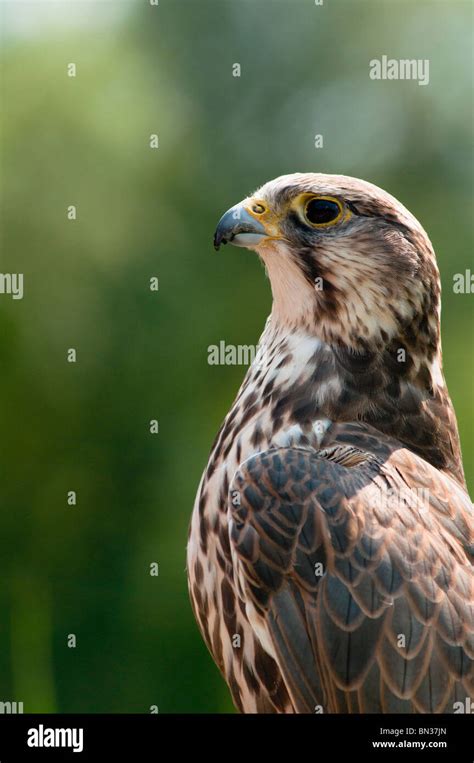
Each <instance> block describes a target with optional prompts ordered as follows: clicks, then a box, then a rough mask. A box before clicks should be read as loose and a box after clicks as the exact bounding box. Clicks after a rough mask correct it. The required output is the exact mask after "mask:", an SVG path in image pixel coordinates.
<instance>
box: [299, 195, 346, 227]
mask: <svg viewBox="0 0 474 763" xmlns="http://www.w3.org/2000/svg"><path fill="white" fill-rule="evenodd" d="M304 213H305V218H306V220H307V221H308V222H309V223H311V225H316V226H319V225H322V226H326V225H334V223H337V222H338V221H339V220H340V218H341V217H342V205H341V202H340V201H338V200H337V199H321V198H320V199H310V201H308V203H307V204H306V207H305V211H304Z"/></svg>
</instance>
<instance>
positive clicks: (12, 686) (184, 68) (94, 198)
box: [0, 0, 474, 712]
mask: <svg viewBox="0 0 474 763" xmlns="http://www.w3.org/2000/svg"><path fill="white" fill-rule="evenodd" d="M0 6H1V8H0V10H1V13H2V28H3V37H2V84H1V100H2V117H3V119H2V134H1V160H2V220H1V233H2V243H1V254H0V256H1V263H0V270H1V272H4V273H6V272H14V273H24V278H25V293H24V298H23V300H17V301H14V300H12V299H11V298H10V297H9V296H6V295H2V296H0V357H1V373H0V406H1V407H0V411H1V415H0V425H1V438H0V441H1V451H2V452H1V461H0V463H1V465H2V469H1V474H2V476H1V493H0V496H1V498H0V500H1V514H0V559H1V578H0V700H1V701H6V700H13V701H14V700H16V701H22V702H23V703H24V710H25V712H50V711H58V712H101V711H103V712H126V711H130V712H149V708H150V706H151V705H158V707H159V711H160V712H195V711H201V712H208V711H209V712H210V711H220V712H231V711H232V705H231V703H230V700H229V697H228V691H227V689H226V687H225V685H224V683H223V681H222V680H221V678H220V676H219V674H218V672H217V669H216V668H215V667H214V664H213V662H212V660H211V658H210V656H209V655H208V654H207V651H206V649H205V647H204V644H203V642H202V640H201V637H200V635H199V634H198V631H197V628H196V626H195V624H194V620H193V616H192V613H191V609H190V605H189V602H188V596H187V587H186V575H185V547H186V536H187V527H188V521H189V517H190V514H191V509H192V505H193V501H194V495H195V492H196V488H197V484H198V481H199V477H200V474H201V471H202V469H203V467H204V465H205V463H206V461H207V457H208V451H209V448H210V445H211V442H212V439H213V437H214V434H215V432H216V430H217V428H218V426H219V424H220V422H221V420H222V418H223V416H224V415H225V413H226V411H227V410H228V408H229V405H230V403H231V401H232V399H233V396H234V395H235V393H236V390H237V387H238V385H239V383H240V380H241V378H242V377H243V374H244V371H245V369H244V368H242V367H228V366H221V367H220V366H209V365H208V364H207V348H208V346H209V345H211V344H218V343H219V341H220V340H225V341H226V342H227V343H229V344H251V343H256V342H257V340H258V337H259V335H260V333H261V330H262V328H263V323H264V320H265V318H266V316H267V314H268V312H269V309H270V292H269V286H268V283H267V282H266V280H265V276H264V273H263V270H262V268H261V266H260V264H259V262H258V261H257V258H256V257H255V256H254V255H252V254H251V253H249V252H243V251H238V250H229V249H227V250H225V251H224V252H223V253H221V254H216V253H215V252H214V250H213V247H212V234H213V231H214V228H215V224H216V222H217V220H218V218H219V217H220V215H221V213H222V212H223V211H225V210H226V209H227V208H228V207H229V206H230V205H232V204H234V203H236V202H237V201H239V200H240V199H241V198H242V197H244V196H245V195H247V193H248V192H250V191H252V190H254V189H255V188H256V187H257V186H258V185H259V184H261V183H263V182H265V181H266V180H268V179H270V178H272V177H275V176H277V175H280V174H282V173H286V172H293V171H323V172H335V173H344V174H349V175H355V176H359V177H362V178H365V179H367V180H370V181H372V182H375V183H377V184H378V185H381V186H382V187H383V188H385V189H387V190H388V191H390V192H391V193H393V194H394V195H395V196H397V197H398V198H399V199H400V200H401V201H402V202H403V203H405V204H406V206H408V208H409V209H410V210H411V211H412V212H413V213H414V214H415V215H416V216H417V217H418V218H419V219H420V220H421V222H422V224H423V225H424V226H425V228H426V229H427V231H428V233H429V235H430V236H431V238H432V240H433V243H434V246H435V249H436V251H437V254H438V259H439V265H440V269H441V275H442V282H443V297H444V300H443V338H444V360H445V373H446V376H447V380H448V384H449V388H450V391H451V395H452V397H453V401H454V404H455V407H456V411H457V414H458V418H459V424H460V431H461V439H462V444H463V451H464V460H465V467H466V472H467V477H468V480H469V483H470V487H471V489H472V487H473V486H474V467H473V461H472V456H473V452H474V442H473V417H472V379H473V367H472V329H473V324H472V299H473V297H472V295H469V294H465V295H458V294H456V295H455V294H453V290H452V280H453V275H454V274H455V273H457V272H464V271H465V269H466V268H468V267H469V264H470V260H471V259H472V245H473V235H472V234H473V229H472V221H471V214H470V210H472V200H473V183H472V178H473V174H472V163H471V160H472V150H471V144H470V140H471V132H472V75H471V73H470V71H471V64H472V55H471V52H470V46H471V43H472V39H471V36H472V31H471V22H472V7H473V6H472V3H471V2H455V1H453V0H451V2H443V1H442V0H439V1H438V0H431V1H430V2H413V0H409V1H407V2H404V1H403V0H393V2H392V1H391V0H385V2H384V1H383V0H382V2H381V1H380V0H374V1H373V2H372V1H370V2H369V1H365V0H346V1H338V0H325V2H324V4H323V6H316V5H315V3H314V2H313V0H288V2H284V1H283V0H281V1H279V0H190V1H189V2H188V1H186V0H160V2H159V5H158V6H151V5H150V4H149V0H142V1H140V2H139V1H138V0H136V2H132V3H124V2H115V1H113V2H107V1H105V2H101V1H98V2H94V1H93V0H92V1H82V2H67V1H66V0H64V1H63V2H32V3H28V2H8V1H7V2H5V0H3V1H2V2H1V3H0ZM384 54H385V55H388V57H394V58H417V59H426V58H427V59H429V60H430V84H429V85H428V86H426V87H421V86H419V85H417V83H416V82H391V81H385V82H374V81H372V80H370V79H369V76H368V71H369V63H368V62H369V61H370V60H371V59H372V58H380V57H381V56H382V55H384ZM69 63H75V64H76V67H77V76H76V77H75V78H70V77H68V76H67V65H68V64H69ZM234 63H240V65H241V70H242V71H241V77H240V78H236V77H233V76H232V65H233V64H234ZM151 134H158V136H159V148H158V149H152V148H150V145H149V143H150V135H151ZM316 134H322V135H323V139H324V148H323V149H316V148H315V146H314V136H315V135H316ZM69 205H76V207H77V219H76V220H75V221H70V220H68V219H67V215H66V209H67V207H68V206H69ZM153 276H157V277H159V284H160V286H159V291H158V292H157V293H155V292H151V291H150V289H149V279H150V278H151V277H153ZM68 348H75V349H76V351H77V363H75V364H71V363H68V362H66V353H67V350H68ZM154 418H156V419H158V420H159V427H160V429H159V434H158V435H152V434H150V433H149V421H150V419H154ZM70 490H75V491H77V506H75V507H74V506H69V505H68V504H67V499H66V498H67V493H68V491H70ZM152 562H157V563H158V564H159V576H158V577H151V576H150V574H149V565H150V563H152ZM71 633H74V634H76V637H77V647H76V648H75V649H70V648H68V646H67V636H68V634H71Z"/></svg>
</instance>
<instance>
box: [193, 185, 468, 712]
mask: <svg viewBox="0 0 474 763" xmlns="http://www.w3.org/2000/svg"><path fill="white" fill-rule="evenodd" d="M214 243H215V246H216V248H219V246H220V245H221V244H224V243H232V244H234V245H236V246H240V247H246V248H250V249H254V250H255V251H256V252H257V253H258V255H259V257H260V258H261V260H262V261H263V263H264V265H265V268H266V271H267V274H268V276H269V279H270V282H271V288H272V294H273V306H272V311H271V315H270V317H269V318H268V320H267V323H266V325H265V329H264V332H263V335H262V337H261V339H260V345H259V351H258V353H257V356H256V358H255V361H254V362H253V364H252V365H251V366H250V368H249V370H248V372H247V375H246V376H245V379H244V381H243V384H242V386H241V388H240V390H239V392H238V394H237V397H236V400H235V402H234V403H233V405H232V407H231V409H230V411H229V413H228V414H227V416H226V418H225V420H224V423H223V425H222V427H221V429H220V431H219V433H218V435H217V437H216V440H215V443H214V445H213V448H212V451H211V455H210V459H209V463H208V466H207V469H206V470H205V472H204V474H203V477H202V480H201V484H200V486H199V489H198V494H197V498H196V504H195V508H194V512H193V516H192V520H191V527H190V535H189V543H188V560H187V568H188V576H189V588H190V595H191V600H192V604H193V608H194V612H195V616H196V619H197V622H198V625H199V628H200V630H201V632H202V634H203V637H204V639H205V641H206V643H207V646H208V647H209V650H210V651H211V654H212V656H213V658H214V660H215V662H216V663H217V665H218V667H219V669H220V670H221V672H222V674H223V676H224V678H225V680H226V682H227V684H228V686H229V688H230V691H231V693H232V697H233V701H234V704H235V706H236V707H237V708H238V709H239V710H240V711H241V712H246V713H255V712H257V713H315V712H316V713H318V712H323V713H347V712H350V713H373V712H376V713H431V712H433V713H456V712H463V710H464V712H470V708H471V704H470V702H471V701H472V700H471V699H470V698H474V667H473V666H474V576H473V555H474V532H473V520H474V512H473V507H472V504H471V502H470V500H469V497H468V494H467V492H466V485H465V481H464V474H463V467H462V461H461V453H460V446H459V437H458V431H457V424H456V418H455V414H454V410H453V407H452V404H451V401H450V398H449V394H448V390H447V387H446V382H445V380H444V377H443V372H442V362H441V345H440V322H439V316H440V280H439V274H438V269H437V266H436V260H435V255H434V251H433V248H432V245H431V243H430V240H429V238H428V236H427V234H426V233H425V231H424V230H423V228H422V227H421V225H420V223H419V222H418V221H417V220H416V219H415V218H414V217H413V215H412V214H410V212H409V211H408V210H407V209H406V208H405V207H403V206H402V204H400V203H399V202H398V201H397V200H396V199H395V198H394V197H393V196H391V195H389V194H388V193H386V192H385V191H383V190H381V189H380V188H377V187H376V186H374V185H372V184H371V183H368V182H365V181H363V180H358V179H355V178H351V177H346V176H343V175H324V174H292V175H285V176H282V177H279V178H277V179H276V180H272V181H270V182H268V183H266V184H265V185H264V186H263V187H261V188H260V189H259V190H258V191H257V192H256V193H255V194H254V195H252V196H250V197H248V198H246V199H245V200H244V201H242V202H241V203H239V204H237V205H236V206H234V207H232V208H231V209H230V210H229V211H228V212H226V213H225V214H224V215H223V217H222V218H221V220H220V222H219V224H218V226H217V230H216V233H215V242H214Z"/></svg>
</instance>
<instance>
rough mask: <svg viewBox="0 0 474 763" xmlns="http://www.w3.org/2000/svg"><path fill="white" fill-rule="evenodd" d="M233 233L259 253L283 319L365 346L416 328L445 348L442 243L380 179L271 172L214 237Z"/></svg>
mask: <svg viewBox="0 0 474 763" xmlns="http://www.w3.org/2000/svg"><path fill="white" fill-rule="evenodd" d="M224 243H232V244H234V245H236V246H241V247H246V248H249V249H254V250H255V251H256V252H257V253H258V254H259V256H260V257H261V259H262V260H263V262H264V264H265V267H266V269H267V272H268V275H269V278H270V281H271V285H272V292H273V299H274V307H273V312H272V316H273V319H274V320H275V322H276V323H278V324H279V325H282V326H284V327H286V328H287V329H289V330H291V329H296V328H299V327H300V328H302V329H303V330H305V331H308V332H311V333H313V334H316V335H317V336H319V337H320V338H321V339H323V340H324V341H326V342H329V343H331V344H341V343H342V344H344V345H346V346H348V347H351V348H353V349H354V350H355V351H364V349H366V348H370V349H372V348H373V349H376V348H378V347H382V346H387V344H389V343H390V342H391V341H392V340H394V339H396V338H397V337H400V336H404V335H405V333H406V332H407V331H408V333H410V332H411V334H413V335H415V334H417V337H416V339H417V342H418V340H419V341H421V342H422V343H424V344H425V345H426V346H425V347H424V349H425V350H426V352H425V354H428V355H430V354H434V353H435V351H436V348H437V343H438V337H439V291H440V290H439V275H438V270H437V267H436V261H435V257H434V252H433V248H432V246H431V243H430V241H429V239H428V236H427V235H426V233H425V231H424V230H423V228H422V227H421V225H420V223H419V222H418V221H417V220H416V219H415V217H413V215H412V214H410V212H409V211H408V210H407V209H405V207H403V206H402V204H400V203H399V202H398V201H397V200H396V199H395V198H394V197H393V196H391V195H390V194H388V193H386V192H385V191H383V190H381V189H380V188H377V187H376V186H374V185H372V184H371V183H367V182H365V181H363V180H358V179H356V178H351V177H346V176H343V175H324V174H315V173H314V174H313V173H308V174H293V175H284V176H282V177H279V178H277V179H275V180H271V181H270V182H268V183H266V184H265V185H264V186H262V187H261V188H260V189H259V190H258V191H256V192H255V193H254V194H253V195H252V196H249V197H247V198H246V199H244V201H242V202H240V203H239V204H236V205H235V206H234V207H232V208H231V209H229V210H228V211H227V212H226V213H225V214H224V215H223V216H222V218H221V220H220V221H219V224H218V226H217V230H216V233H215V239H214V244H215V246H216V248H217V249H218V248H219V246H220V245H221V244H224ZM418 349H420V348H418Z"/></svg>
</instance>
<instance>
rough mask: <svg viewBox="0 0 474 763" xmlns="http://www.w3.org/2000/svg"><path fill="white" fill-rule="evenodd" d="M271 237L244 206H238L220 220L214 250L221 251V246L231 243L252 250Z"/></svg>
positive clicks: (228, 211) (215, 235)
mask: <svg viewBox="0 0 474 763" xmlns="http://www.w3.org/2000/svg"><path fill="white" fill-rule="evenodd" d="M270 235H271V234H269V233H268V231H267V230H266V228H265V227H264V226H263V225H262V223H261V222H260V221H259V220H257V219H256V218H255V217H253V216H252V214H251V213H250V212H249V211H248V210H247V209H246V208H245V206H244V205H243V204H236V205H235V206H234V207H231V208H230V209H228V210H227V212H226V213H225V214H223V215H222V217H221V219H220V220H219V223H218V225H217V228H216V232H215V234H214V248H215V249H216V251H219V247H220V246H221V244H228V243H229V244H234V246H245V247H249V248H251V249H252V248H253V247H255V246H257V245H258V244H259V243H260V242H261V241H263V239H264V238H268V237H269V236H270Z"/></svg>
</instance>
